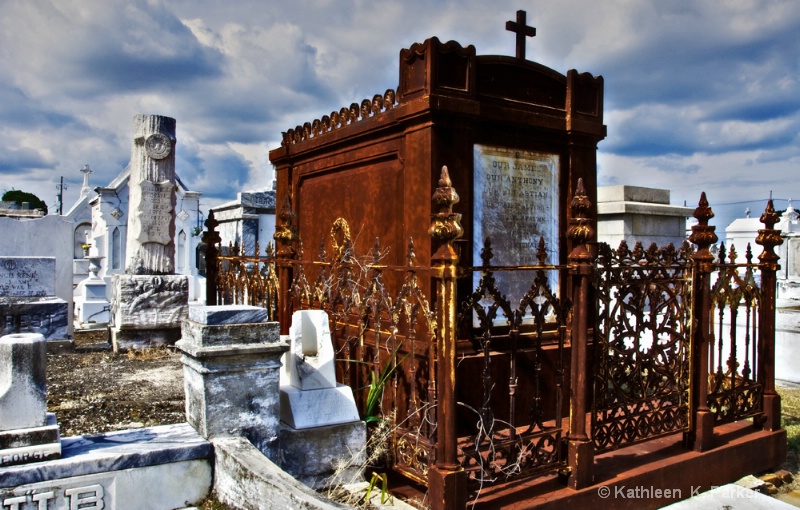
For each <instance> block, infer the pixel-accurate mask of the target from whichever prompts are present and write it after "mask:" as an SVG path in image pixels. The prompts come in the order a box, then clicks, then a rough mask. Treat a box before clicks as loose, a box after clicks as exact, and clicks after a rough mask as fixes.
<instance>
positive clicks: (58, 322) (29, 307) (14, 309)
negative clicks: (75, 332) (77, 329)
mask: <svg viewBox="0 0 800 510" xmlns="http://www.w3.org/2000/svg"><path fill="white" fill-rule="evenodd" d="M12 333H39V334H41V335H42V336H44V338H45V340H64V339H66V338H69V303H67V302H66V301H64V300H63V299H61V298H55V297H49V298H0V334H3V335H7V334H12Z"/></svg>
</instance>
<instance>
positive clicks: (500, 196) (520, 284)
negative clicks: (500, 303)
mask: <svg viewBox="0 0 800 510" xmlns="http://www.w3.org/2000/svg"><path fill="white" fill-rule="evenodd" d="M473 172H474V176H473V177H474V204H473V232H474V236H473V240H474V241H473V262H474V264H475V265H476V266H477V265H480V264H481V263H482V262H481V256H480V255H481V250H482V249H483V242H484V240H485V239H486V238H487V237H488V238H490V239H491V242H492V252H493V253H494V257H493V258H492V265H493V266H505V265H508V266H518V265H536V264H538V259H537V257H536V251H537V248H538V245H539V238H540V237H543V238H544V242H545V246H546V247H547V261H546V263H548V264H557V263H558V261H559V259H558V248H559V238H558V233H559V206H558V200H559V196H560V193H559V156H558V154H550V153H544V152H532V151H525V150H517V149H509V148H505V147H492V146H486V145H475V146H474V168H473ZM533 277H534V274H533V271H515V272H513V273H505V272H501V273H497V274H495V278H496V281H497V285H498V288H499V289H500V291H501V292H502V293H503V294H505V295H506V297H507V298H508V299H509V300H510V302H511V304H512V306H513V307H515V308H516V307H517V306H518V304H519V300H520V299H521V298H522V296H523V295H524V294H525V292H527V291H528V289H529V288H530V286H531V283H532V282H533ZM474 278H475V281H474V284H475V285H476V286H477V284H478V281H479V279H480V274H478V273H476V275H475V277H474ZM550 285H551V287H552V289H553V291H554V292H557V290H558V285H557V276H556V275H555V273H553V275H552V277H551V282H550Z"/></svg>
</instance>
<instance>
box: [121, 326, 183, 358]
mask: <svg viewBox="0 0 800 510" xmlns="http://www.w3.org/2000/svg"><path fill="white" fill-rule="evenodd" d="M180 338H181V330H180V328H152V329H123V330H118V329H115V328H111V346H112V348H113V349H114V352H127V351H130V350H135V349H146V348H148V347H158V346H163V345H175V343H176V342H177V341H178V340H179V339H180Z"/></svg>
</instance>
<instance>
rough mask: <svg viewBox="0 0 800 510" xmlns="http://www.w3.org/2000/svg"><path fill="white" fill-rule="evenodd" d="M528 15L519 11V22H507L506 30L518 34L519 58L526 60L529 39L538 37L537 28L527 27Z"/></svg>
mask: <svg viewBox="0 0 800 510" xmlns="http://www.w3.org/2000/svg"><path fill="white" fill-rule="evenodd" d="M527 22H528V21H527V13H526V12H525V11H517V21H506V30H508V31H509V32H514V33H515V34H517V58H519V59H522V60H525V43H526V38H527V37H536V28H534V27H529V26H528V25H527Z"/></svg>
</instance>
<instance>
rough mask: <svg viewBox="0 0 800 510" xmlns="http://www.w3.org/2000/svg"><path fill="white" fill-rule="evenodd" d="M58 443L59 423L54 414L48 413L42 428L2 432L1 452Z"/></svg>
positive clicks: (0, 432) (0, 438)
mask: <svg viewBox="0 0 800 510" xmlns="http://www.w3.org/2000/svg"><path fill="white" fill-rule="evenodd" d="M58 441H59V433H58V423H57V421H56V415H55V414H53V413H47V422H46V424H45V425H43V426H41V427H33V428H29V429H15V430H3V431H0V451H2V450H4V449H7V448H20V447H23V446H31V445H36V444H44V443H57V442H58Z"/></svg>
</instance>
